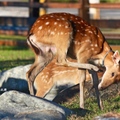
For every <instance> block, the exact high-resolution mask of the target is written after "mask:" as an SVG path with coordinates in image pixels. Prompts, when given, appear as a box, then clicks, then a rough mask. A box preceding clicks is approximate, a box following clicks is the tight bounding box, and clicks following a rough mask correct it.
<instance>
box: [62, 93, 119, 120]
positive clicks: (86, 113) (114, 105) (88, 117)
mask: <svg viewBox="0 0 120 120" xmlns="http://www.w3.org/2000/svg"><path fill="white" fill-rule="evenodd" d="M102 102H103V107H104V109H103V110H100V109H99V108H98V105H97V101H96V99H95V98H87V99H86V100H85V108H87V110H80V109H79V96H78V95H76V96H75V97H74V98H72V100H71V101H69V102H66V103H64V104H62V106H65V107H67V108H69V109H71V110H74V112H75V114H74V115H71V116H70V117H68V120H92V119H93V118H94V117H96V116H98V115H101V114H105V113H108V112H115V113H120V96H117V95H116V96H114V97H111V98H108V99H106V100H102Z"/></svg>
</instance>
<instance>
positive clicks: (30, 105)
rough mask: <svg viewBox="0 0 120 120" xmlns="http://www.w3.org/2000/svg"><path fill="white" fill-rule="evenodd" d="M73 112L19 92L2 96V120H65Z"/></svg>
mask: <svg viewBox="0 0 120 120" xmlns="http://www.w3.org/2000/svg"><path fill="white" fill-rule="evenodd" d="M70 114H72V111H71V110H69V109H67V108H65V107H62V106H60V105H58V104H56V103H54V102H50V101H48V100H45V99H42V98H37V97H34V96H31V95H28V94H25V93H21V92H18V91H8V92H5V93H3V94H2V95H1V96H0V119H6V118H11V119H12V118H15V119H19V118H20V119H22V118H26V119H28V118H29V119H30V120H33V119H36V120H37V119H39V120H44V119H46V120H65V119H66V117H67V116H68V115H70Z"/></svg>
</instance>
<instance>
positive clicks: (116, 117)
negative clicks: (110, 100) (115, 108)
mask: <svg viewBox="0 0 120 120" xmlns="http://www.w3.org/2000/svg"><path fill="white" fill-rule="evenodd" d="M94 120H120V113H112V112H110V113H106V114H104V115H101V116H97V117H95V118H94Z"/></svg>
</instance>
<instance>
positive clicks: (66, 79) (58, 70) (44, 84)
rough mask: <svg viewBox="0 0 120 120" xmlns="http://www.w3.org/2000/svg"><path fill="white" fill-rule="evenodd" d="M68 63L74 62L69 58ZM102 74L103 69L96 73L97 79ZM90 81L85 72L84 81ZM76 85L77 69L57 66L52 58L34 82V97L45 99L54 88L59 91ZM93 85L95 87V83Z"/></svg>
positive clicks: (77, 79) (77, 81)
mask: <svg viewBox="0 0 120 120" xmlns="http://www.w3.org/2000/svg"><path fill="white" fill-rule="evenodd" d="M69 61H71V62H74V61H75V60H73V59H70V58H69ZM100 69H101V68H100ZM103 73H104V69H101V71H100V72H98V76H99V79H100V78H101V77H102V75H103ZM90 79H91V76H90V74H89V73H88V72H87V74H86V81H88V80H90ZM77 84H79V70H78V68H74V67H65V66H61V65H57V64H56V59H55V58H54V59H53V60H52V61H51V62H50V63H49V64H48V65H47V66H46V67H45V68H44V69H43V70H42V71H41V72H40V73H39V74H38V75H37V76H36V78H35V80H34V88H35V90H36V94H35V96H38V97H45V96H46V95H47V94H48V93H49V92H50V91H51V89H52V88H53V87H54V86H55V88H57V89H58V90H59V87H62V86H63V87H64V86H65V88H67V87H70V86H73V85H77ZM94 85H95V86H97V85H96V83H95V84H94ZM56 95H57V93H56ZM98 103H99V101H98Z"/></svg>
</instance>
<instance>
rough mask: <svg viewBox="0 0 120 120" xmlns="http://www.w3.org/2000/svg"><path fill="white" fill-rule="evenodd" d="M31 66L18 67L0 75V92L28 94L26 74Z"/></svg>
mask: <svg viewBox="0 0 120 120" xmlns="http://www.w3.org/2000/svg"><path fill="white" fill-rule="evenodd" d="M30 66H31V65H26V66H18V67H15V68H12V69H10V70H7V71H3V72H1V73H0V91H1V93H3V92H4V91H8V90H17V91H21V92H25V93H29V90H28V84H27V80H26V72H27V71H28V70H29V68H30Z"/></svg>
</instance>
